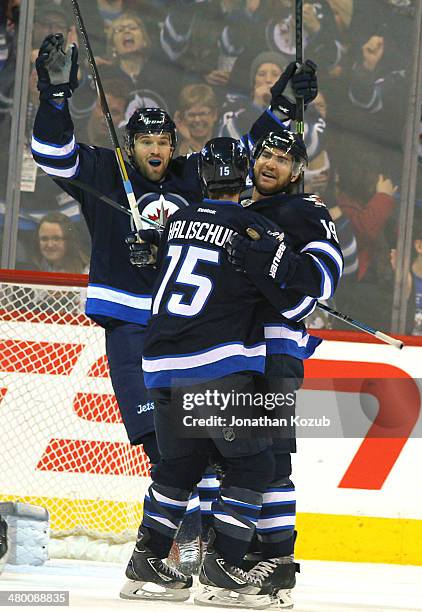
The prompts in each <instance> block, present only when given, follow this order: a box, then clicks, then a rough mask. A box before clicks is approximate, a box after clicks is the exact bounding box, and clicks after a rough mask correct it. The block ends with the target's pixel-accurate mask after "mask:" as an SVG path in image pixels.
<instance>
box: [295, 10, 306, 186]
mask: <svg viewBox="0 0 422 612" xmlns="http://www.w3.org/2000/svg"><path fill="white" fill-rule="evenodd" d="M295 32H296V64H297V65H298V68H299V70H301V68H302V64H303V0H295ZM304 117H305V100H304V98H296V134H298V136H299V137H300V138H301V139H302V141H303V135H304V132H305V123H304ZM296 185H297V191H298V193H303V192H304V191H305V180H304V173H303V172H302V174H301V175H300V178H299V179H298V181H297V183H296Z"/></svg>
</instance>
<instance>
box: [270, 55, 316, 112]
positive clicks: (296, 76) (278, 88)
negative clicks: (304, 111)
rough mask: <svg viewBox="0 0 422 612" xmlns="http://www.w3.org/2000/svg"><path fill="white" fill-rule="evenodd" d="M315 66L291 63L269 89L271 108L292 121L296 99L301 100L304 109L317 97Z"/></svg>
mask: <svg viewBox="0 0 422 612" xmlns="http://www.w3.org/2000/svg"><path fill="white" fill-rule="evenodd" d="M316 73H317V65H316V64H314V62H312V61H311V60H306V62H305V63H304V64H302V66H300V67H299V66H298V64H297V63H296V62H291V63H290V64H289V65H288V66H287V68H286V69H285V70H284V72H283V73H282V75H281V76H280V78H279V79H278V81H276V82H275V83H274V85H273V86H272V87H271V90H270V91H271V108H272V110H277V111H279V112H280V113H282V115H284V116H285V117H287V118H288V119H290V120H291V121H294V120H295V119H296V99H297V98H303V101H304V103H305V108H306V107H307V106H308V104H310V103H311V102H312V101H313V100H315V98H316V97H317V95H318V80H317V76H316Z"/></svg>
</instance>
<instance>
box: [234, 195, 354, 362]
mask: <svg viewBox="0 0 422 612" xmlns="http://www.w3.org/2000/svg"><path fill="white" fill-rule="evenodd" d="M242 204H243V205H244V206H245V207H246V210H251V211H254V212H257V213H259V214H260V215H263V216H265V217H266V218H268V219H270V220H271V221H273V222H274V223H276V224H277V225H278V226H279V227H280V228H281V229H282V230H283V231H284V232H285V233H286V235H287V236H288V243H289V246H290V247H291V249H292V251H291V252H290V255H289V258H290V259H289V270H288V273H287V277H286V279H285V281H284V282H283V284H282V287H283V289H284V299H285V300H286V303H287V304H288V306H287V307H286V308H281V309H277V310H275V309H268V312H267V314H266V323H267V325H266V328H265V337H266V339H267V351H268V354H287V355H291V356H292V357H296V358H298V359H307V358H308V357H310V356H311V355H312V354H313V353H314V351H315V349H316V347H317V346H318V345H319V344H320V342H321V341H320V340H319V339H318V338H316V337H314V336H310V335H309V334H308V333H307V331H306V328H305V325H304V324H303V322H302V320H303V319H304V318H305V317H306V316H308V315H309V314H311V312H313V310H314V309H315V307H316V305H317V301H318V300H327V299H329V298H331V297H332V296H333V295H334V292H335V290H336V288H337V285H338V283H339V280H340V277H341V275H342V271H343V255H342V252H341V249H340V246H339V243H338V239H337V234H336V228H335V225H334V222H333V221H332V219H331V216H330V213H329V212H328V210H327V208H326V206H325V204H324V202H323V201H322V200H321V198H319V197H318V196H316V195H313V194H298V195H290V194H278V195H274V196H271V197H268V198H263V199H261V200H258V201H256V202H252V201H251V200H247V201H244V202H243V203H242Z"/></svg>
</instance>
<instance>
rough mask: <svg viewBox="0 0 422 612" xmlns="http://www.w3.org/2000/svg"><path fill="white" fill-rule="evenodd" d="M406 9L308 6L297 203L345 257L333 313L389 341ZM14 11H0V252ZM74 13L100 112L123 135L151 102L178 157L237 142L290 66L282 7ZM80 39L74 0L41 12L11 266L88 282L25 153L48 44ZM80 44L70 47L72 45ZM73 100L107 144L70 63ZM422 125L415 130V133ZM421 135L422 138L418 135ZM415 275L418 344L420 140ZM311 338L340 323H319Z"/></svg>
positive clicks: (62, 204)
mask: <svg viewBox="0 0 422 612" xmlns="http://www.w3.org/2000/svg"><path fill="white" fill-rule="evenodd" d="M415 1H416V0H318V1H309V2H306V0H305V2H304V49H305V57H306V58H309V59H312V60H313V61H314V62H316V63H317V64H318V69H319V71H318V77H319V87H320V91H319V95H318V97H317V99H316V100H315V101H314V102H313V103H312V105H311V106H310V107H309V108H308V110H307V112H306V126H305V141H306V144H307V147H308V154H309V158H310V163H309V167H308V169H307V171H306V175H305V187H306V191H308V192H312V193H316V194H317V195H319V196H320V197H321V198H322V199H323V200H324V201H325V202H326V204H327V206H328V207H329V209H330V212H331V215H332V217H333V220H334V221H335V223H336V226H337V229H338V230H341V231H339V234H341V236H342V240H343V244H342V245H341V246H342V249H343V253H344V256H345V264H346V265H345V274H344V277H343V280H342V283H341V287H340V289H339V290H338V292H337V295H336V302H335V306H336V307H337V309H339V310H343V311H344V312H347V313H348V314H350V315H352V316H353V317H354V318H358V319H361V320H363V321H365V322H367V323H368V324H370V325H373V326H374V327H377V328H379V329H384V330H385V331H388V330H390V329H391V315H392V306H393V294H394V279H395V270H396V266H397V260H398V257H397V250H396V245H397V238H398V232H399V215H400V201H401V200H400V193H401V177H402V167H403V154H404V131H405V126H406V116H407V109H408V103H409V89H410V80H411V68H412V65H411V64H412V57H413V47H412V37H413V29H414V17H415ZM20 4H21V3H20V0H1V4H0V138H1V142H2V147H0V222H1V227H0V247H1V244H2V243H1V236H2V234H3V225H4V211H5V206H6V203H5V201H6V191H7V177H8V165H9V158H10V156H9V146H8V145H9V141H10V129H11V118H12V111H13V106H14V104H15V101H14V100H13V92H14V83H15V79H16V78H20V77H19V75H16V52H17V38H18V26H19V15H20ZM81 4H82V10H83V15H84V20H85V25H86V27H87V30H88V33H89V35H90V39H91V46H92V48H93V50H94V54H95V55H96V59H97V63H98V66H99V70H100V73H101V76H102V80H103V86H104V90H105V92H106V95H107V98H108V102H109V106H110V110H111V113H112V116H113V119H114V122H115V125H116V126H119V128H120V129H121V128H122V127H123V126H124V125H125V122H126V121H127V119H128V117H129V116H130V115H131V114H132V112H133V111H134V109H135V108H137V107H138V106H160V107H161V108H164V109H166V110H167V111H168V112H169V113H170V114H171V115H172V116H173V117H174V120H175V122H176V125H177V127H178V133H179V140H178V147H177V152H176V154H186V153H190V152H193V151H198V150H200V149H201V148H202V146H203V145H204V143H205V142H206V141H207V140H208V139H209V138H211V137H213V136H218V135H228V136H232V137H237V136H240V135H241V134H243V133H245V132H247V131H248V128H249V126H250V125H251V123H252V122H253V121H254V120H255V119H256V118H257V117H258V116H259V114H260V113H261V112H262V110H263V109H264V108H266V107H267V106H268V104H269V101H270V87H271V86H272V84H273V83H274V82H275V81H276V80H277V78H278V77H279V75H280V74H281V72H282V71H283V69H284V68H285V67H286V65H287V64H288V63H289V62H290V61H292V59H294V56H295V31H294V2H293V1H292V0H84V1H83V3H81ZM56 32H63V33H64V35H65V37H67V41H68V44H70V43H72V42H76V43H78V44H79V42H80V41H78V33H77V31H76V29H75V25H74V21H73V11H72V7H71V3H70V0H36V1H35V15H34V24H33V29H32V36H33V38H32V49H33V50H32V53H31V57H28V62H31V71H30V76H29V83H28V87H29V90H28V105H27V114H26V130H25V142H24V143H23V145H22V148H23V150H22V153H21V154H22V156H23V165H22V173H21V177H20V216H19V228H18V248H17V257H16V267H17V268H20V269H35V270H44V271H60V272H77V273H81V272H86V271H87V269H88V265H89V252H90V245H89V236H88V233H87V231H86V228H85V226H84V222H83V220H82V218H81V215H80V211H79V207H78V204H77V203H76V202H75V201H74V200H72V198H71V197H70V196H68V195H67V194H65V193H64V192H63V191H61V190H60V189H59V187H58V186H56V185H55V184H54V183H53V182H52V181H51V180H50V179H49V178H48V177H47V176H46V175H44V174H43V173H42V171H40V170H39V169H38V170H37V168H36V167H35V164H34V163H33V162H32V159H31V156H30V152H29V142H30V137H31V130H32V125H33V121H34V116H35V112H36V109H37V105H38V92H37V88H36V82H37V78H36V72H35V68H34V61H35V58H36V56H37V53H38V48H39V46H40V44H41V42H42V40H43V39H44V37H45V36H47V35H48V34H50V33H56ZM79 46H80V45H79ZM80 56H81V61H80V66H81V69H80V86H79V88H78V90H77V91H76V92H75V94H74V95H73V97H72V98H71V100H70V108H71V113H72V116H73V119H74V123H75V128H76V136H77V139H78V140H79V141H81V142H86V143H88V144H95V145H99V146H109V140H108V132H107V128H106V125H105V122H104V120H103V117H102V113H101V109H100V106H99V103H98V100H97V98H96V93H95V90H94V87H93V83H92V79H91V77H90V73H89V70H88V68H87V65H86V61H85V60H84V55H83V49H81V52H80ZM421 126H422V122H421ZM421 132H422V127H421ZM418 161H419V168H418V177H417V189H416V202H415V212H414V222H413V239H412V253H411V260H410V266H409V270H408V273H407V279H406V282H405V283H404V284H403V287H404V288H403V291H404V292H405V293H406V296H405V299H406V300H407V322H406V332H407V333H409V334H415V335H422V141H420V147H419V160H418ZM309 324H310V325H311V326H312V327H317V328H318V327H322V328H326V327H338V326H337V325H336V323H335V321H333V320H332V319H330V320H328V319H326V318H324V317H323V316H322V315H321V314H319V315H314V316H313V318H312V320H311V321H310V322H309Z"/></svg>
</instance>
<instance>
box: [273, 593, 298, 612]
mask: <svg viewBox="0 0 422 612" xmlns="http://www.w3.org/2000/svg"><path fill="white" fill-rule="evenodd" d="M294 605H295V604H294V601H293V597H292V592H291V591H290V590H289V589H286V590H281V591H279V592H278V593H277V594H276V595H271V606H270V608H271V609H272V610H291V609H292V608H293V607H294Z"/></svg>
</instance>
